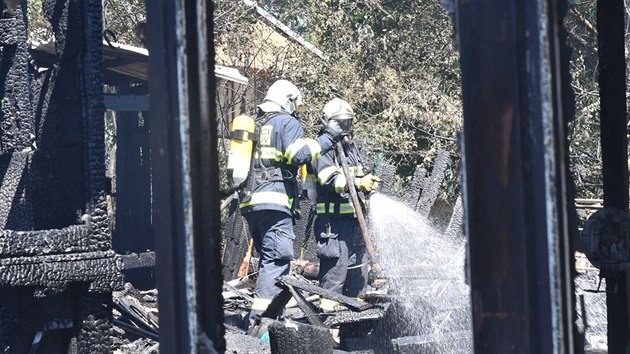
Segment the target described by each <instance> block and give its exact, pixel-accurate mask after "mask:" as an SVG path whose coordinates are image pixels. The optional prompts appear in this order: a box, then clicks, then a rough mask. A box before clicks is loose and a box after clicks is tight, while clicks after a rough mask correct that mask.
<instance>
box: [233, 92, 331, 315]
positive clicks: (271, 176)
mask: <svg viewBox="0 0 630 354" xmlns="http://www.w3.org/2000/svg"><path fill="white" fill-rule="evenodd" d="M303 109H304V105H303V103H302V95H301V93H300V91H299V90H298V88H297V87H296V86H295V85H294V84H292V83H291V82H289V81H287V80H278V81H276V82H274V83H273V84H272V85H271V87H269V90H268V91H267V95H266V96H265V99H264V100H263V103H261V104H260V105H258V107H257V108H256V118H255V120H256V124H257V125H258V126H259V135H258V144H257V148H256V151H255V153H254V158H253V161H254V163H253V169H252V171H251V172H250V173H252V175H251V177H252V178H250V179H249V182H248V186H247V188H245V191H244V192H241V193H240V196H239V199H240V204H239V206H240V210H241V214H242V215H243V216H244V217H245V219H246V220H247V223H248V226H249V230H250V232H251V235H252V238H253V240H254V247H255V248H256V251H258V253H259V254H260V261H259V273H258V280H257V281H256V289H255V292H254V301H253V303H252V308H251V311H250V315H249V318H248V319H247V327H251V326H252V324H254V320H255V319H256V316H258V315H260V314H262V313H263V312H264V310H265V309H266V308H267V306H268V305H269V304H270V303H271V300H272V299H273V297H274V296H275V295H276V294H278V293H279V292H280V291H281V289H280V288H278V287H277V286H276V285H275V282H276V281H275V279H276V278H277V277H279V276H282V275H287V274H289V266H290V261H291V259H293V240H294V239H295V234H294V233H293V218H294V217H295V216H296V210H297V207H298V202H299V200H298V186H297V172H298V168H299V166H300V165H303V164H305V163H308V162H310V161H313V160H317V159H318V158H320V156H321V155H322V154H326V153H328V151H330V150H331V149H332V148H333V147H334V144H335V143H336V142H337V141H339V140H340V139H341V137H342V135H341V134H342V130H341V128H340V127H339V124H338V123H337V122H332V121H331V123H330V124H328V125H327V126H326V128H325V129H324V133H323V134H321V135H320V136H319V137H318V138H317V139H315V140H314V139H308V138H304V137H303V135H304V130H303V129H302V126H301V124H300V121H299V120H298V112H301V111H303Z"/></svg>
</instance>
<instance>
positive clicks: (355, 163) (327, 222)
mask: <svg viewBox="0 0 630 354" xmlns="http://www.w3.org/2000/svg"><path fill="white" fill-rule="evenodd" d="M323 114H324V118H325V120H326V121H327V122H328V123H330V122H331V121H336V122H338V123H339V125H340V126H341V128H342V130H343V135H344V138H343V140H342V142H343V143H342V144H343V145H342V146H343V149H344V152H345V154H346V157H347V160H348V166H349V168H350V174H351V175H352V177H351V178H350V180H348V179H346V176H345V175H344V173H343V169H342V167H341V162H340V160H339V157H338V156H337V152H336V150H331V151H329V152H328V153H326V154H323V155H322V157H321V158H320V159H319V160H317V161H313V162H312V163H311V165H312V170H313V173H314V174H315V177H316V178H317V182H318V188H317V216H316V219H315V226H314V232H315V237H316V239H317V255H318V257H319V260H320V267H319V285H320V286H321V287H323V288H324V289H328V290H331V291H334V292H337V293H342V294H344V295H347V296H359V295H361V294H362V293H364V291H365V289H366V287H367V276H368V265H367V254H366V251H365V243H364V242H363V238H362V237H361V233H360V229H359V225H358V222H357V218H356V214H355V209H354V205H353V204H352V200H351V197H350V193H349V190H348V184H349V183H354V185H355V187H356V189H357V191H358V194H359V198H360V199H361V201H363V202H364V203H363V204H364V205H365V200H366V199H365V197H366V195H367V194H368V193H370V192H371V191H372V190H374V189H376V188H377V187H378V183H379V182H380V178H378V177H377V176H375V175H372V174H370V173H367V170H366V169H365V168H364V166H363V163H362V161H361V156H360V155H359V151H358V149H357V147H356V145H355V144H354V142H353V141H352V135H353V131H352V125H353V123H354V121H355V119H356V118H355V115H354V111H353V109H352V106H350V104H349V103H348V102H346V101H344V100H342V99H339V98H334V99H333V100H331V101H330V102H328V103H327V104H326V105H325V106H324V109H323ZM336 305H337V303H336V302H335V301H333V300H330V299H326V298H322V299H320V308H321V309H322V310H323V311H332V310H334V307H335V306H336Z"/></svg>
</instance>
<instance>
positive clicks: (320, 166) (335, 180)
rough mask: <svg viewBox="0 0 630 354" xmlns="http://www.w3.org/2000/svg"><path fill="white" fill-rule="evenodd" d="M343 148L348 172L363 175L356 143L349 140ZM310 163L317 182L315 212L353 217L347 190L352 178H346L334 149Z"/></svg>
mask: <svg viewBox="0 0 630 354" xmlns="http://www.w3.org/2000/svg"><path fill="white" fill-rule="evenodd" d="M343 148H344V152H345V153H346V158H347V160H348V167H349V170H350V174H351V175H352V176H354V177H362V176H364V175H365V174H364V169H363V165H362V163H361V158H360V156H359V150H358V149H357V147H356V145H355V144H354V143H353V142H352V141H350V143H347V144H343ZM311 165H312V169H313V173H314V174H315V177H316V178H317V182H318V183H317V214H318V215H330V216H335V217H355V214H354V213H355V210H354V205H353V204H352V199H351V198H350V193H349V190H348V183H354V178H352V179H351V181H348V180H347V179H346V176H345V175H344V173H343V170H342V168H341V162H340V161H338V157H337V153H336V151H335V150H331V151H329V152H327V153H326V154H324V155H322V157H321V158H320V159H319V160H317V161H314V162H312V163H311ZM357 191H358V190H357ZM359 198H360V199H363V194H362V193H361V192H359Z"/></svg>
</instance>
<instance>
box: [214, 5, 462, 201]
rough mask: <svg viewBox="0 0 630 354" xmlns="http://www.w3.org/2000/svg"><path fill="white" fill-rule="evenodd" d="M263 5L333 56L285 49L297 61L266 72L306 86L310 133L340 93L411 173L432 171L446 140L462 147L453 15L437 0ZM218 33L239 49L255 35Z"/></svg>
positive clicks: (374, 139) (360, 125)
mask: <svg viewBox="0 0 630 354" xmlns="http://www.w3.org/2000/svg"><path fill="white" fill-rule="evenodd" d="M214 3H215V8H227V7H228V6H229V5H228V4H230V3H232V2H231V1H227V0H215V1H214ZM259 4H260V5H261V6H262V7H263V8H265V9H266V10H268V11H270V12H271V13H272V14H274V15H275V16H276V17H277V18H278V19H280V20H281V21H282V22H283V23H285V24H287V25H289V26H291V28H292V29H293V30H294V31H296V32H298V33H299V34H300V35H302V36H303V37H304V38H305V39H307V40H308V41H310V42H311V43H313V44H314V45H315V46H317V48H319V49H320V50H322V51H323V52H324V53H325V54H326V55H327V56H328V58H329V59H328V60H327V61H323V60H321V59H319V58H317V57H316V56H314V55H312V54H309V53H307V52H306V51H294V52H293V53H289V54H287V56H285V58H287V57H289V56H291V57H292V58H294V59H295V60H294V61H287V60H285V61H284V63H283V65H278V66H277V67H274V68H271V69H270V71H269V72H268V73H267V74H269V76H270V78H271V79H276V78H286V79H289V80H291V81H293V82H295V83H296V84H297V85H298V87H300V88H301V89H302V91H303V94H304V96H305V101H306V103H307V105H308V107H309V109H308V112H307V113H306V114H304V115H303V121H304V124H305V125H306V130H307V131H308V133H310V134H315V132H316V131H317V130H318V129H319V127H320V123H319V116H320V115H321V108H322V107H323V106H324V104H325V103H326V102H327V101H328V100H330V99H332V98H333V97H341V98H343V99H345V100H348V101H349V102H350V103H351V104H352V105H353V107H354V108H355V112H356V113H357V115H358V120H357V122H356V125H355V127H354V128H355V133H356V136H357V137H358V138H359V139H361V140H365V141H366V142H367V144H368V145H369V146H368V148H369V149H370V150H372V151H375V152H380V153H383V154H384V155H385V158H386V159H387V160H389V161H390V162H393V163H396V164H397V165H399V166H400V168H399V172H401V173H403V174H404V175H407V176H408V175H411V174H413V171H414V170H415V168H416V166H417V165H418V166H421V167H424V168H426V169H427V170H430V169H431V166H432V164H433V159H434V157H435V154H436V152H437V151H438V150H439V149H446V150H448V151H449V152H451V154H452V155H454V156H456V155H457V144H456V141H457V139H456V132H457V131H458V130H459V129H460V128H461V115H462V107H461V93H460V71H459V64H458V56H457V53H456V52H455V51H453V49H452V46H451V32H452V25H451V22H450V18H449V17H448V15H447V13H446V11H445V10H444V9H443V8H442V6H441V5H440V2H439V1H435V0H403V1H393V2H392V1H390V2H380V4H379V2H378V1H356V2H355V1H342V0H327V1H321V0H302V1H300V2H299V4H296V2H294V1H288V0H266V1H260V2H259ZM381 4H382V5H381ZM232 8H234V9H235V10H234V14H233V17H232V18H233V19H236V18H243V16H244V15H243V13H247V9H246V8H241V9H240V10H238V11H237V10H236V7H235V6H234V5H232ZM252 12H253V11H250V12H249V16H253V15H254V14H252ZM216 16H217V15H216V13H215V26H216V27H218V28H219V29H221V28H225V27H227V26H226V24H225V22H226V21H225V20H226V19H227V18H228V16H226V15H224V16H223V17H222V18H220V19H219V18H216ZM232 28H237V29H238V28H239V27H234V26H232ZM215 31H216V30H215ZM216 32H217V33H216V34H217V41H218V42H217V44H218V45H228V46H231V47H233V48H236V47H237V46H238V45H239V44H241V43H251V40H249V41H248V40H244V39H243V38H247V37H248V34H247V33H237V32H238V31H221V30H219V31H216ZM242 50H246V48H242ZM261 50H264V48H261ZM302 52H304V53H302ZM287 63H290V65H288V64H287ZM293 63H294V64H293ZM452 168H453V170H452V171H450V173H449V176H453V179H451V180H450V181H449V183H451V188H448V190H449V191H450V192H451V193H453V194H452V195H451V197H452V196H453V195H454V194H455V193H456V192H457V178H456V176H457V175H458V172H457V164H453V166H452ZM403 177H405V176H403ZM451 199H453V198H451ZM453 200H454V199H453Z"/></svg>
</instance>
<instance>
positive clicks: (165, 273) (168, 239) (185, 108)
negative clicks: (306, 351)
mask: <svg viewBox="0 0 630 354" xmlns="http://www.w3.org/2000/svg"><path fill="white" fill-rule="evenodd" d="M146 5H147V20H148V22H147V24H148V30H149V31H150V33H151V34H152V35H151V36H150V38H149V42H148V49H149V52H150V53H151V56H150V57H149V72H150V77H151V80H150V82H149V86H150V90H149V93H150V97H151V98H150V100H151V101H150V104H151V112H150V117H151V164H152V173H153V174H152V176H153V191H154V193H153V219H152V220H153V232H154V242H155V252H156V274H158V290H159V294H160V296H159V300H158V301H159V310H160V324H161V326H160V352H164V353H197V352H215V351H216V352H223V351H225V339H224V338H223V334H224V326H223V308H222V304H223V299H222V292H221V289H222V287H221V285H222V283H223V281H222V277H221V273H220V272H221V264H220V240H221V235H220V227H221V223H220V218H221V215H220V210H219V207H220V206H219V202H220V196H219V176H218V173H219V172H218V171H219V168H218V156H217V155H218V152H217V151H216V146H217V142H218V137H217V128H216V124H215V121H216V119H215V118H216V117H215V116H214V115H215V107H214V105H215V97H214V96H215V91H214V89H211V88H212V87H214V85H215V79H214V76H213V75H210V73H211V72H212V71H211V70H214V47H213V46H212V45H209V43H213V38H212V36H213V31H212V18H213V14H212V4H210V3H208V2H206V1H203V0H192V1H184V0H177V1H171V0H155V1H147V3H146ZM208 78H210V79H208Z"/></svg>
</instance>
